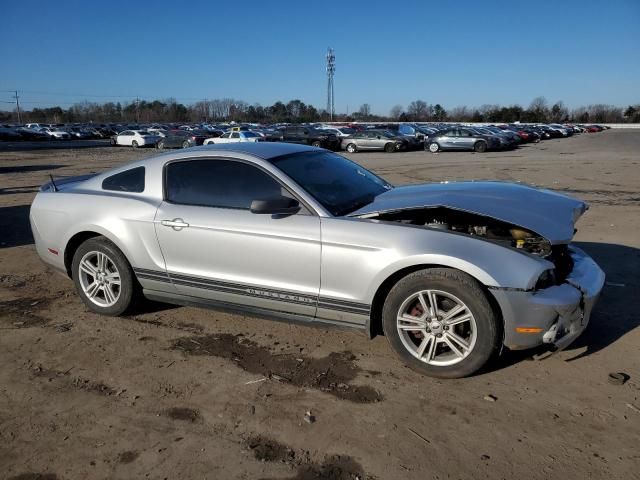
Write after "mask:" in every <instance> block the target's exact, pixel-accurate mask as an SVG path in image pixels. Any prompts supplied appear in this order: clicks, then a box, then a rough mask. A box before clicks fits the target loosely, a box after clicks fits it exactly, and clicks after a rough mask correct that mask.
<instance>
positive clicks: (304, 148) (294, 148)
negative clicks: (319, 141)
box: [185, 142, 318, 160]
mask: <svg viewBox="0 0 640 480" xmlns="http://www.w3.org/2000/svg"><path fill="white" fill-rule="evenodd" d="M221 150H222V151H226V152H235V153H244V154H248V155H253V156H254V157H258V158H261V159H263V160H270V159H272V158H275V157H280V156H282V155H289V154H291V153H299V152H309V151H317V150H318V148H316V147H310V146H308V145H299V144H295V143H280V142H257V143H220V144H213V145H211V144H210V145H203V146H201V147H194V148H190V149H189V151H191V152H194V151H198V152H215V151H221ZM185 153H186V152H185Z"/></svg>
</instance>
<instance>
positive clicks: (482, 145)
mask: <svg viewBox="0 0 640 480" xmlns="http://www.w3.org/2000/svg"><path fill="white" fill-rule="evenodd" d="M473 151H474V152H477V153H483V152H486V151H487V142H485V141H483V140H480V141H479V142H476V143H475V144H474V145H473Z"/></svg>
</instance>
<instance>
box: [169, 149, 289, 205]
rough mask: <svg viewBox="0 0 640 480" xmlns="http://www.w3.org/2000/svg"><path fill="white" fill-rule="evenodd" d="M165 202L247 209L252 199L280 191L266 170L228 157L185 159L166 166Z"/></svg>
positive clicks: (279, 193) (280, 192)
mask: <svg viewBox="0 0 640 480" xmlns="http://www.w3.org/2000/svg"><path fill="white" fill-rule="evenodd" d="M165 175H166V182H165V189H166V191H165V196H166V199H167V201H169V202H172V203H178V204H183V205H199V206H205V207H218V208H237V209H244V210H249V208H251V202H252V201H253V200H258V199H265V198H270V197H274V196H279V195H282V194H283V190H284V189H283V188H282V187H281V186H280V184H279V183H278V182H277V181H276V180H274V179H273V178H272V177H271V176H269V175H268V174H267V173H265V172H263V171H262V170H260V169H258V168H256V167H254V166H252V165H248V164H246V163H242V162H235V161H230V160H188V161H183V162H174V163H170V164H168V165H167V166H166V171H165Z"/></svg>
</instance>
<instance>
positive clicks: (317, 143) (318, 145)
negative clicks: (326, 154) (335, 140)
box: [311, 140, 322, 148]
mask: <svg viewBox="0 0 640 480" xmlns="http://www.w3.org/2000/svg"><path fill="white" fill-rule="evenodd" d="M311 146H312V147H318V148H321V147H322V143H321V142H320V141H318V140H316V141H315V142H311Z"/></svg>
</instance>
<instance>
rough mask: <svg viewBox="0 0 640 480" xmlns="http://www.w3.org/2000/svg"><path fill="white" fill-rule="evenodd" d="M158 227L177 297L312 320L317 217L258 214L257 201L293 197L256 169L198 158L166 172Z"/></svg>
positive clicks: (177, 163) (315, 292) (241, 163)
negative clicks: (254, 205)
mask: <svg viewBox="0 0 640 480" xmlns="http://www.w3.org/2000/svg"><path fill="white" fill-rule="evenodd" d="M164 183H165V187H164V188H165V197H164V198H165V200H164V201H163V202H162V204H161V205H160V207H159V208H158V211H157V214H156V219H155V225H156V232H157V236H158V241H159V243H160V248H161V249H162V253H163V255H164V258H165V261H166V265H167V273H168V274H169V276H170V277H171V279H172V281H173V283H174V285H175V287H176V289H177V291H178V292H179V293H180V294H182V295H185V296H189V297H198V298H203V299H207V300H211V301H214V302H221V303H223V304H228V305H235V306H244V307H251V308H259V309H264V310H268V311H276V312H285V313H291V314H299V315H305V316H308V317H313V316H314V315H315V311H316V304H317V296H318V293H319V289H320V251H321V249H320V218H319V217H318V216H317V215H315V213H313V212H311V211H310V210H308V209H306V208H305V207H303V208H302V209H301V210H300V211H299V212H298V213H296V214H294V215H268V214H256V213H252V212H251V210H250V205H251V202H252V200H257V199H264V198H270V197H272V196H273V195H284V196H290V197H292V196H293V195H292V194H291V193H289V191H288V189H287V188H286V187H284V186H283V185H282V184H281V183H280V182H278V181H277V180H276V179H275V178H274V177H273V176H271V175H270V174H269V173H267V172H266V171H265V170H263V169H261V168H260V167H258V166H257V165H255V164H251V163H248V162H244V161H241V160H234V159H220V158H204V159H202V158H198V159H188V160H180V161H174V162H169V163H168V164H167V165H166V166H165V182H164Z"/></svg>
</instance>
